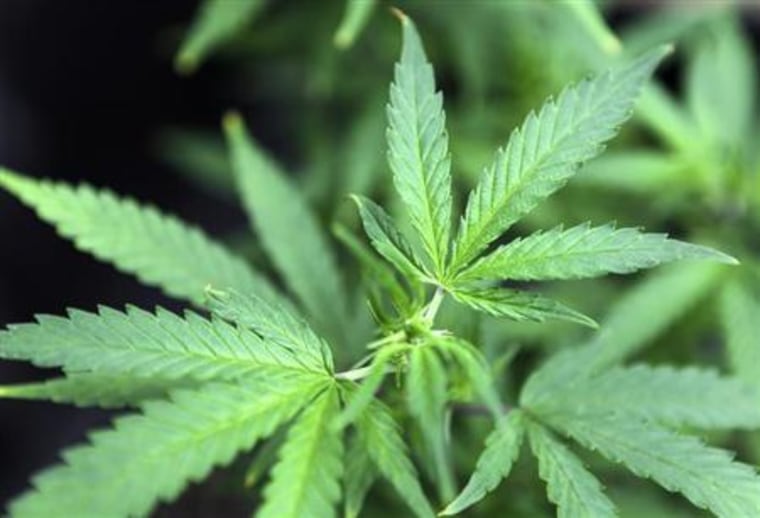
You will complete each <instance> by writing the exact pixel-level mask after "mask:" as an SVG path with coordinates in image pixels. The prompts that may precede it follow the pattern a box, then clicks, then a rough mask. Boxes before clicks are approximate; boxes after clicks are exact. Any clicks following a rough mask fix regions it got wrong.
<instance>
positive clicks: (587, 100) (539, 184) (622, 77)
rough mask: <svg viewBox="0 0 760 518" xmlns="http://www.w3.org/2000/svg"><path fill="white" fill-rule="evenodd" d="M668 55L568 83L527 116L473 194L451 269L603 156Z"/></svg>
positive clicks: (655, 52) (646, 57) (462, 264)
mask: <svg viewBox="0 0 760 518" xmlns="http://www.w3.org/2000/svg"><path fill="white" fill-rule="evenodd" d="M667 52H668V49H667V48H659V49H656V50H653V51H651V52H648V53H647V54H645V55H643V56H642V57H640V58H638V59H636V60H635V61H633V62H632V63H631V64H629V65H628V66H626V67H624V68H621V69H618V70H613V71H610V72H607V73H604V74H601V75H598V76H596V77H595V78H593V79H590V80H586V81H583V82H581V83H579V84H578V85H576V86H574V87H572V88H567V89H565V90H564V91H563V92H562V93H561V94H560V95H559V97H558V98H557V99H556V101H555V100H549V101H548V102H547V103H545V104H544V106H543V107H542V108H541V110H540V111H539V113H538V115H536V114H535V113H531V114H530V115H528V118H527V119H526V120H525V122H523V125H522V126H521V127H520V128H518V129H516V130H515V131H514V132H513V133H512V136H511V137H510V139H509V143H508V144H507V147H506V148H505V149H500V150H499V151H498V152H497V153H496V159H495V161H494V162H493V164H492V165H491V166H489V167H488V168H487V169H486V170H485V171H484V172H483V175H482V176H481V180H480V183H479V184H478V186H477V187H476V188H475V189H474V190H473V191H472V192H471V193H470V197H469V199H468V201H467V208H466V210H465V216H464V218H463V220H462V223H461V225H460V228H459V234H458V236H457V238H456V241H455V243H454V252H453V258H452V262H451V270H452V273H457V272H458V271H459V270H461V269H462V268H464V267H465V266H467V265H468V263H469V262H470V261H472V260H473V259H474V258H475V257H477V256H478V254H480V252H482V251H483V250H484V249H485V248H486V247H487V246H488V245H489V244H490V243H491V242H492V241H493V240H494V239H496V238H497V237H499V236H500V235H501V234H503V233H504V232H505V231H506V230H507V229H508V228H509V227H511V226H512V224H513V223H515V222H516V221H518V220H519V219H520V218H521V217H522V216H524V215H525V214H526V213H528V212H530V211H531V210H532V209H533V208H534V207H535V206H536V205H537V204H538V203H539V202H540V201H541V200H542V199H544V198H546V197H547V196H549V195H550V194H552V193H553V192H554V191H556V190H557V189H559V188H561V187H562V186H563V185H564V184H565V182H567V180H568V179H569V178H570V177H571V176H573V175H574V174H575V172H576V170H577V169H578V166H579V165H580V164H581V163H583V162H585V161H586V160H588V159H590V158H592V157H594V156H596V155H598V154H599V153H600V151H601V150H602V147H603V145H604V144H605V143H606V142H607V141H608V140H610V139H611V138H613V137H614V136H615V134H616V133H617V130H618V127H619V126H620V125H621V124H622V123H623V122H625V120H626V119H627V118H628V117H629V115H630V112H631V109H632V108H633V104H634V101H635V100H636V97H637V96H638V93H639V90H640V89H641V87H642V85H643V84H644V82H645V81H646V80H647V79H648V78H649V76H650V75H651V73H652V71H653V70H654V67H655V66H657V64H658V63H659V62H660V60H662V58H663V56H665V54H666V53H667Z"/></svg>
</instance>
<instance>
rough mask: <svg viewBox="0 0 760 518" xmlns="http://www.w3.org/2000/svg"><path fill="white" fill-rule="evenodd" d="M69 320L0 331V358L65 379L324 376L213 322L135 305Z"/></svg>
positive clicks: (41, 319)
mask: <svg viewBox="0 0 760 518" xmlns="http://www.w3.org/2000/svg"><path fill="white" fill-rule="evenodd" d="M68 316H69V317H68V318H63V317H55V316H47V315H45V316H38V317H37V321H38V323H35V324H20V325H11V326H9V328H8V331H3V332H0V358H5V359H12V360H26V361H30V362H32V363H34V364H35V365H38V366H40V367H63V369H64V370H66V371H67V372H70V373H77V374H78V373H81V372H83V371H85V372H86V371H92V372H93V373H97V374H104V375H105V374H107V375H122V374H129V375H133V376H140V377H145V378H168V379H174V380H178V379H192V380H199V381H206V380H229V379H236V378H239V377H241V376H258V375H261V376H265V377H266V376H276V377H278V376H282V375H287V374H288V373H291V374H298V373H316V374H322V375H324V372H325V371H324V367H322V366H321V365H320V366H318V367H317V366H312V365H309V364H305V363H304V361H303V360H302V359H301V358H300V357H299V356H298V355H296V354H294V351H292V350H291V349H290V348H287V347H285V346H284V345H279V344H273V343H271V342H268V341H266V340H262V339H261V338H259V337H258V336H257V335H256V334H254V333H253V332H251V331H248V330H245V329H238V328H235V327H234V326H232V325H230V324H227V323H226V322H223V321H221V320H218V319H213V320H210V321H209V320H206V319H204V318H202V317H200V316H198V315H196V314H194V313H191V312H187V313H186V314H185V318H181V317H179V316H177V315H175V314H173V313H170V312H169V311H166V310H164V309H160V308H159V309H158V310H157V311H156V314H153V313H149V312H147V311H143V310H141V309H138V308H135V307H131V306H130V307H128V308H127V311H126V312H125V313H122V312H121V311H116V310H114V309H110V308H106V307H101V308H100V309H99V312H98V313H97V314H96V313H87V312H84V311H78V310H70V311H69V315H68Z"/></svg>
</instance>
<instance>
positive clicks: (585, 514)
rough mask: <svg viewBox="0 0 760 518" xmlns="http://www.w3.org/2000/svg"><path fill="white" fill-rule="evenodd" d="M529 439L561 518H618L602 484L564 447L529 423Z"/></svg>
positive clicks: (550, 435) (543, 429)
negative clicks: (615, 517)
mask: <svg viewBox="0 0 760 518" xmlns="http://www.w3.org/2000/svg"><path fill="white" fill-rule="evenodd" d="M527 430H528V439H529V440H530V446H531V449H532V450H533V454H534V455H535V456H536V459H538V474H539V475H540V477H541V478H542V479H544V480H545V481H546V491H547V494H548V496H549V500H550V501H551V502H554V503H555V504H557V516H558V517H559V518H602V517H605V516H612V517H614V516H617V513H616V512H615V506H614V505H613V503H612V502H610V500H609V498H607V496H606V495H605V494H604V491H603V490H602V485H601V484H600V483H599V481H598V480H597V479H596V477H594V475H592V474H591V473H590V472H589V471H588V470H587V469H586V468H585V467H584V466H583V463H582V462H581V461H580V459H579V458H578V457H576V456H575V454H573V452H571V451H570V450H569V449H568V448H567V447H566V446H565V445H564V444H562V443H561V442H560V441H558V440H557V439H556V438H555V437H553V436H552V434H551V432H549V430H547V429H546V428H544V427H543V426H541V425H539V424H534V423H532V422H530V421H528V426H527Z"/></svg>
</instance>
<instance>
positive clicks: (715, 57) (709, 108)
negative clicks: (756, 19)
mask: <svg viewBox="0 0 760 518" xmlns="http://www.w3.org/2000/svg"><path fill="white" fill-rule="evenodd" d="M710 29H711V30H709V31H706V32H707V34H706V35H705V37H704V38H703V39H702V40H701V41H700V45H699V46H698V48H697V53H696V55H695V56H694V59H693V60H691V62H690V63H689V65H690V66H689V67H688V69H687V71H688V74H687V81H686V100H687V103H688V106H689V109H690V111H691V113H692V114H694V118H695V120H696V122H697V124H698V125H699V128H700V129H701V131H702V132H703V134H704V135H705V136H707V137H708V138H709V139H710V140H711V141H712V142H716V141H717V142H719V143H725V144H729V145H733V146H736V145H737V144H739V143H740V142H741V140H742V139H743V138H744V137H745V135H747V134H748V132H749V131H750V129H751V126H752V123H753V122H754V117H755V106H754V103H755V96H756V92H757V79H756V77H757V75H756V67H755V52H754V50H753V49H752V45H751V43H750V42H749V41H748V40H747V38H746V37H745V35H744V34H743V33H742V28H741V23H740V20H739V19H738V17H737V16H731V15H725V16H721V17H716V18H715V19H714V20H713V21H712V23H711V24H710Z"/></svg>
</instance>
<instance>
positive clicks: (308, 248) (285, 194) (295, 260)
mask: <svg viewBox="0 0 760 518" xmlns="http://www.w3.org/2000/svg"><path fill="white" fill-rule="evenodd" d="M224 129H225V135H226V138H227V146H228V149H229V151H230V156H231V159H232V163H233V169H234V171H235V178H236V181H237V185H238V189H239V191H240V194H241V197H242V201H243V205H244V207H245V209H246V211H247V213H248V216H249V219H250V222H251V225H252V227H253V228H254V230H255V231H256V234H257V235H258V236H259V238H260V239H261V243H262V245H263V247H264V249H265V250H266V251H267V254H268V255H269V257H270V258H271V259H272V262H273V265H274V267H275V268H276V270H277V271H278V272H279V273H280V275H281V276H282V279H283V280H284V282H285V283H286V285H287V286H288V288H289V290H290V291H291V292H292V293H293V294H294V295H296V297H298V300H299V301H300V302H301V304H302V306H303V307H304V308H305V310H306V312H307V313H308V315H309V316H310V317H311V319H312V320H314V322H315V324H317V327H318V328H319V329H320V331H322V332H323V333H325V334H326V335H327V336H328V337H329V338H330V339H331V341H333V342H335V343H336V344H340V345H343V344H345V343H346V342H347V341H348V337H347V335H346V333H347V332H348V331H349V330H348V329H346V328H344V327H343V325H342V324H343V323H345V322H346V321H347V320H348V318H347V315H348V310H347V308H346V307H345V300H346V290H345V286H344V285H343V280H342V278H341V275H340V272H339V270H338V265H337V260H336V258H335V256H334V254H333V252H332V250H331V248H330V243H329V241H328V239H327V236H326V235H325V234H324V232H323V230H322V228H321V225H320V223H319V221H318V220H317V218H316V216H315V214H314V212H313V210H312V209H311V207H310V206H309V205H308V203H307V201H306V200H305V199H304V197H303V194H302V192H301V191H299V189H298V188H297V187H296V186H295V185H293V183H292V182H291V181H290V179H289V178H288V177H287V175H286V174H285V173H284V172H283V171H282V170H281V169H280V167H279V166H278V165H277V164H276V163H275V162H274V161H273V160H272V159H271V158H270V157H268V156H267V155H266V153H264V151H263V150H261V149H260V148H259V147H258V146H257V145H256V143H255V142H254V141H253V139H252V138H251V136H250V134H249V133H248V131H247V130H246V128H245V125H244V124H243V121H242V119H241V118H240V117H239V116H238V115H236V114H232V115H228V116H227V117H226V118H225V121H224ZM284 236H287V237H284ZM295 236H298V239H293V237H295ZM304 257H306V258H308V259H307V260H304ZM228 286H234V285H226V286H224V285H223V286H220V287H222V288H226V287H228ZM326 300H329V301H331V303H330V304H325V301H326Z"/></svg>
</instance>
